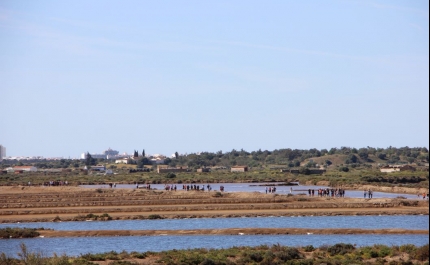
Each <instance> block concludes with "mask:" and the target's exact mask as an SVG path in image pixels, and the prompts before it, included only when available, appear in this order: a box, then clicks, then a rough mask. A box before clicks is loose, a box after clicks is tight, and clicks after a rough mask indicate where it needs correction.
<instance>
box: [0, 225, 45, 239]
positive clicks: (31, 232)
mask: <svg viewBox="0 0 430 265" xmlns="http://www.w3.org/2000/svg"><path fill="white" fill-rule="evenodd" d="M36 230H37V229H36V228H11V227H6V228H1V229H0V238H33V237H38V236H39V235H40V233H39V232H37V231H36Z"/></svg>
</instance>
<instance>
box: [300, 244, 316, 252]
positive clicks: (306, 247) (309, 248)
mask: <svg viewBox="0 0 430 265" xmlns="http://www.w3.org/2000/svg"><path fill="white" fill-rule="evenodd" d="M303 250H304V251H305V252H312V251H314V250H315V248H314V246H312V245H308V246H305V247H304V248H303Z"/></svg>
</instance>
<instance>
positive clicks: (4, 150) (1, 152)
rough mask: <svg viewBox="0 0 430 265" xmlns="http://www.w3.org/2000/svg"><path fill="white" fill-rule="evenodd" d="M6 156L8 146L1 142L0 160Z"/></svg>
mask: <svg viewBox="0 0 430 265" xmlns="http://www.w3.org/2000/svg"><path fill="white" fill-rule="evenodd" d="M4 157H6V147H4V146H3V145H1V144H0V161H1V160H2V159H3V158H4Z"/></svg>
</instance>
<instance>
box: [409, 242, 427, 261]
mask: <svg viewBox="0 0 430 265" xmlns="http://www.w3.org/2000/svg"><path fill="white" fill-rule="evenodd" d="M412 257H413V258H414V259H416V260H419V261H425V260H428V259H429V244H427V245H424V246H422V247H419V248H418V249H417V250H416V251H415V253H413V255H412Z"/></svg>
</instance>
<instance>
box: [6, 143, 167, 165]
mask: <svg viewBox="0 0 430 265" xmlns="http://www.w3.org/2000/svg"><path fill="white" fill-rule="evenodd" d="M135 152H136V151H135ZM88 154H90V156H91V157H92V158H95V159H106V160H124V159H125V160H126V159H129V158H132V157H133V156H134V155H135V154H128V153H127V152H123V153H120V152H119V151H117V150H113V149H111V148H108V149H107V150H105V151H103V152H102V153H89V152H86V153H81V154H80V155H79V157H75V158H70V157H43V156H7V155H6V147H5V146H3V145H0V161H2V160H17V161H21V160H31V161H33V160H48V161H49V160H53V161H55V160H61V159H86V158H87V156H88ZM147 156H148V157H151V161H152V162H153V163H155V164H162V163H164V159H165V158H167V157H168V156H165V155H161V154H153V155H147ZM174 156H175V154H172V155H171V156H170V157H174ZM125 160H124V161H125Z"/></svg>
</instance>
